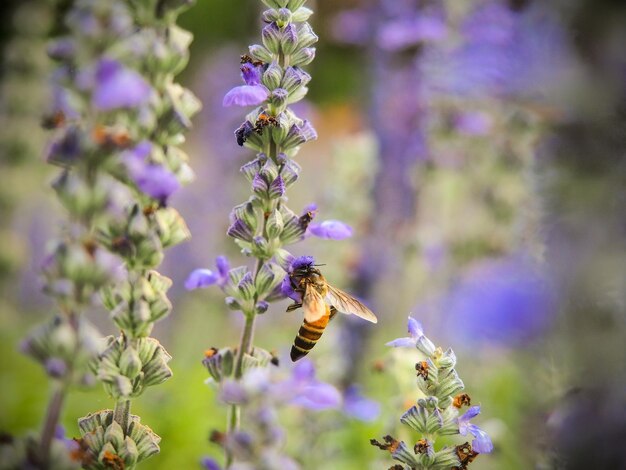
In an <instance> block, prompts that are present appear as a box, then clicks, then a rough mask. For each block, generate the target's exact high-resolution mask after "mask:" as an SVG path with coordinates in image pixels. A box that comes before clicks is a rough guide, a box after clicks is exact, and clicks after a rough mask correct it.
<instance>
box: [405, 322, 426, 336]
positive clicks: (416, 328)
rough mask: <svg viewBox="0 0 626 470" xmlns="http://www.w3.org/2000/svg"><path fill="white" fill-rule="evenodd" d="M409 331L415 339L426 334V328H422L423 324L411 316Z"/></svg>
mask: <svg viewBox="0 0 626 470" xmlns="http://www.w3.org/2000/svg"><path fill="white" fill-rule="evenodd" d="M408 331H409V335H410V336H411V338H414V339H418V338H419V337H421V336H424V329H423V328H422V324H421V323H420V322H418V321H417V320H416V319H415V318H413V317H409V323H408Z"/></svg>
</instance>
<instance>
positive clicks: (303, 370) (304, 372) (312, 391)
mask: <svg viewBox="0 0 626 470" xmlns="http://www.w3.org/2000/svg"><path fill="white" fill-rule="evenodd" d="M274 393H275V394H276V396H277V397H283V398H284V399H286V400H287V401H288V402H289V403H291V404H293V405H297V406H302V407H304V408H308V409H310V410H316V411H319V410H325V409H329V408H337V407H339V406H340V404H341V394H340V393H339V391H338V390H337V389H336V388H335V387H333V386H332V385H330V384H327V383H324V382H321V381H319V380H317V379H316V378H315V367H314V366H313V362H311V361H310V360H302V361H300V362H298V363H296V364H295V365H294V368H293V370H292V375H291V377H290V378H289V379H287V380H285V381H283V382H281V383H279V384H276V386H275V387H274Z"/></svg>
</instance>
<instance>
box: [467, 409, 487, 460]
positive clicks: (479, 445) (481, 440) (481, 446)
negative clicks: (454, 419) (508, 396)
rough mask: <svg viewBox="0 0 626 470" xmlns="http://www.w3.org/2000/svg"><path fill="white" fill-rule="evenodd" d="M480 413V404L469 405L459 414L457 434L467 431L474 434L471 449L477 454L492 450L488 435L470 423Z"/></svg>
mask: <svg viewBox="0 0 626 470" xmlns="http://www.w3.org/2000/svg"><path fill="white" fill-rule="evenodd" d="M479 413H480V406H471V407H470V408H469V409H468V410H467V411H466V412H465V413H464V414H463V415H461V416H459V418H458V423H459V434H461V435H462V436H466V435H467V433H468V432H469V433H470V434H471V435H472V436H474V438H475V439H474V440H473V441H472V450H473V451H475V452H478V453H479V454H488V453H490V452H491V451H493V443H492V442H491V438H490V437H489V435H488V434H487V433H486V432H485V431H483V430H482V429H480V428H479V427H478V426H476V425H475V424H472V423H470V420H472V419H474V418H475V417H476V416H478V414H479Z"/></svg>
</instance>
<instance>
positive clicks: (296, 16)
mask: <svg viewBox="0 0 626 470" xmlns="http://www.w3.org/2000/svg"><path fill="white" fill-rule="evenodd" d="M312 14H313V10H311V9H309V8H307V7H300V8H298V9H297V10H293V15H292V16H291V21H293V22H294V23H303V22H305V21H307V20H308V19H309V18H310V17H311V15H312Z"/></svg>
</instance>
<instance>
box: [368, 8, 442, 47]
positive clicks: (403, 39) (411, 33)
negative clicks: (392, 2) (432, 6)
mask: <svg viewBox="0 0 626 470" xmlns="http://www.w3.org/2000/svg"><path fill="white" fill-rule="evenodd" d="M446 34H447V27H446V23H445V19H444V18H443V16H442V15H439V14H435V13H423V14H419V15H418V16H416V17H414V18H400V19H397V20H393V21H389V22H387V23H385V24H384V25H383V26H382V27H381V29H380V30H379V32H378V37H377V40H378V45H379V46H380V47H381V48H382V49H385V50H389V51H397V50H400V49H405V48H407V47H412V46H415V45H417V44H419V43H422V42H426V41H437V40H441V39H443V38H444V37H445V36H446Z"/></svg>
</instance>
